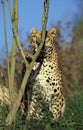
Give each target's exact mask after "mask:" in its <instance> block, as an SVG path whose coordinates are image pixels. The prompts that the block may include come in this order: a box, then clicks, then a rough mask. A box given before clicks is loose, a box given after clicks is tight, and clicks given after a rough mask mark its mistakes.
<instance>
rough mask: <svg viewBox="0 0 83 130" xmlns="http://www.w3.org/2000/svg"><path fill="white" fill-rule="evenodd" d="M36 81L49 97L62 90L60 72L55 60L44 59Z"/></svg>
mask: <svg viewBox="0 0 83 130" xmlns="http://www.w3.org/2000/svg"><path fill="white" fill-rule="evenodd" d="M36 81H38V82H39V84H40V85H41V86H42V88H41V89H42V92H43V93H44V95H46V96H47V97H48V98H49V99H51V97H52V95H54V94H55V95H57V94H58V93H60V91H62V84H61V73H60V70H59V68H58V66H57V62H56V61H51V60H47V59H44V61H43V64H42V66H41V69H40V71H39V74H38V75H37V77H36Z"/></svg>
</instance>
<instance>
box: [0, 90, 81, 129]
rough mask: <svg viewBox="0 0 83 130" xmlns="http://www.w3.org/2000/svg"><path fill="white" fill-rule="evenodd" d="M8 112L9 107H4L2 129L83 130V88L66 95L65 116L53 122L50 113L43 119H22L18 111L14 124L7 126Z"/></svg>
mask: <svg viewBox="0 0 83 130" xmlns="http://www.w3.org/2000/svg"><path fill="white" fill-rule="evenodd" d="M7 112H8V108H7V107H5V106H4V107H2V113H0V117H1V115H2V121H1V122H2V123H1V124H0V130H36V129H38V130H83V89H82V88H81V90H77V91H76V92H75V95H74V96H72V97H70V96H66V109H65V113H64V116H63V117H62V118H60V119H57V120H56V122H53V121H52V119H51V118H49V115H48V114H46V116H45V117H44V118H43V120H41V121H39V120H37V119H35V118H31V119H28V120H22V119H21V117H20V114H19V112H18V113H17V116H16V119H15V121H14V123H13V124H12V126H11V127H6V126H5V123H4V121H5V118H6V116H7Z"/></svg>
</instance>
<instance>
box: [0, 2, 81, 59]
mask: <svg viewBox="0 0 83 130" xmlns="http://www.w3.org/2000/svg"><path fill="white" fill-rule="evenodd" d="M10 1H11V4H12V1H13V0H10ZM43 1H44V0H18V2H19V24H18V35H19V39H20V41H21V42H23V41H24V40H25V39H26V37H27V34H28V33H30V31H31V28H33V27H34V28H36V29H41V18H42V9H43ZM76 1H77V0H50V7H49V17H48V24H47V29H50V28H51V27H52V26H54V25H56V24H57V22H58V21H62V23H63V26H64V24H65V23H66V22H68V21H72V22H74V20H75V19H76V17H77V15H78V11H79V10H78V5H77V2H76ZM5 10H6V22H7V36H8V44H9V51H10V50H11V45H12V32H11V28H12V26H11V20H10V15H9V11H8V8H7V2H6V1H5ZM0 52H1V55H0V56H1V57H2V56H3V54H4V53H5V40H4V25H3V13H2V5H1V3H0Z"/></svg>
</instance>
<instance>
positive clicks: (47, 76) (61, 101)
mask: <svg viewBox="0 0 83 130" xmlns="http://www.w3.org/2000/svg"><path fill="white" fill-rule="evenodd" d="M41 37H42V31H40V30H37V29H35V28H32V30H31V45H32V46H33V47H34V48H35V53H36V52H37V50H38V47H39V45H40V43H41ZM55 38H56V29H55V28H52V29H50V30H49V31H47V32H46V38H45V42H44V45H43V47H42V50H41V53H40V55H39V60H37V62H36V64H35V65H34V67H33V69H34V70H36V69H37V68H40V69H39V72H38V74H37V76H36V78H35V85H34V86H33V92H32V100H31V103H30V106H29V109H28V110H29V111H28V115H29V116H32V115H34V113H35V114H36V116H37V117H39V116H40V115H38V113H37V112H38V111H40V113H42V111H43V109H39V108H38V107H37V103H38V102H39V100H37V93H39V95H42V97H43V101H45V102H46V103H47V104H48V107H47V109H49V111H50V112H51V113H52V116H53V119H54V120H56V119H57V118H59V117H62V116H63V113H64V110H65V98H64V95H63V82H62V72H61V69H60V65H59V58H58V52H57V48H56V41H55ZM40 102H41V98H40Z"/></svg>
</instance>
